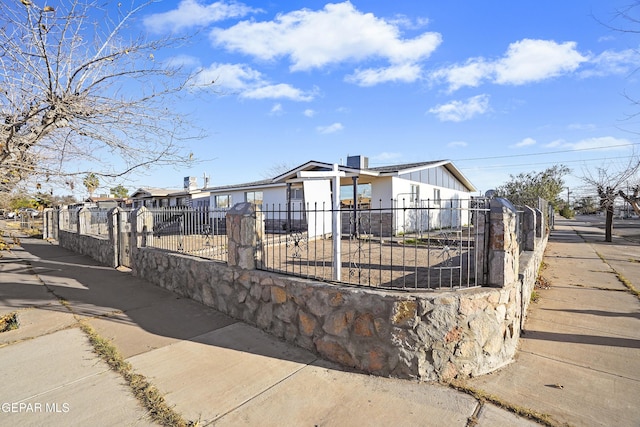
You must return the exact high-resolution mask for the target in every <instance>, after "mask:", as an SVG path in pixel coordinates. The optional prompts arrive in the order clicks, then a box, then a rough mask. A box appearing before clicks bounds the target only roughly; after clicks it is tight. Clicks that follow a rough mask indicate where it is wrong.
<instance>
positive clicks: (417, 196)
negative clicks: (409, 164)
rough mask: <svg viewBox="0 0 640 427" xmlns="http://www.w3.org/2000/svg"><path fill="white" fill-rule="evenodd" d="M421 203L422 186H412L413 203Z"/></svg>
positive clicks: (411, 200)
mask: <svg viewBox="0 0 640 427" xmlns="http://www.w3.org/2000/svg"><path fill="white" fill-rule="evenodd" d="M419 201H420V186H419V185H416V184H411V199H410V202H411V203H418V202H419Z"/></svg>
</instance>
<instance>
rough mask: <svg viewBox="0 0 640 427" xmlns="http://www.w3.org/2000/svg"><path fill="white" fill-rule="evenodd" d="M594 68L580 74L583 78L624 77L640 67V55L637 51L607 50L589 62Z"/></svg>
mask: <svg viewBox="0 0 640 427" xmlns="http://www.w3.org/2000/svg"><path fill="white" fill-rule="evenodd" d="M589 65H591V66H592V68H588V69H586V70H584V71H582V72H581V73H580V76H582V77H604V76H610V75H624V74H629V73H631V72H633V71H635V70H636V69H637V68H638V67H640V54H639V53H638V51H637V50H635V49H626V50H621V51H614V50H605V51H604V52H602V53H601V54H599V55H597V56H595V57H593V58H592V59H591V61H589Z"/></svg>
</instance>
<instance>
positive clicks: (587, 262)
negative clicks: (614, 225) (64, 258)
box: [467, 219, 640, 426]
mask: <svg viewBox="0 0 640 427" xmlns="http://www.w3.org/2000/svg"><path fill="white" fill-rule="evenodd" d="M639 225H640V224H639ZM544 261H545V263H546V267H545V268H544V269H543V270H542V272H541V275H542V277H544V278H545V279H547V281H548V284H549V287H548V289H537V290H536V292H537V293H538V294H539V295H540V299H539V300H538V302H537V303H532V304H531V306H530V308H529V313H528V318H527V321H526V324H525V333H524V334H523V335H522V337H521V340H520V348H519V352H518V354H517V357H516V360H515V362H514V363H512V364H511V365H509V366H508V367H506V368H504V369H502V370H500V371H498V372H495V373H493V374H490V375H486V376H483V377H479V378H475V379H472V380H469V381H467V384H469V385H471V386H473V387H475V388H478V389H481V390H484V391H486V392H488V393H490V394H493V395H495V396H497V397H499V398H500V399H503V400H505V401H508V402H511V403H514V404H516V405H521V406H524V407H528V408H531V409H533V410H535V411H537V412H540V413H545V414H549V415H551V416H552V418H553V419H554V420H555V421H556V422H559V423H566V424H568V425H578V426H639V425H640V399H639V395H640V301H639V300H638V298H637V297H636V296H635V295H633V294H631V293H630V292H628V290H627V288H626V287H625V286H624V284H623V283H622V282H621V280H620V279H619V278H618V276H617V274H620V275H621V278H623V280H628V281H629V282H630V283H632V284H633V286H634V287H635V289H638V290H640V245H638V244H637V243H633V242H630V241H627V240H624V239H622V238H619V237H616V238H614V242H613V243H605V242H604V234H603V231H602V230H599V229H598V228H595V227H592V226H589V224H588V223H583V222H580V221H577V220H562V219H559V220H557V221H556V227H555V231H553V232H552V234H551V238H550V241H549V245H548V246H547V250H546V252H545V258H544Z"/></svg>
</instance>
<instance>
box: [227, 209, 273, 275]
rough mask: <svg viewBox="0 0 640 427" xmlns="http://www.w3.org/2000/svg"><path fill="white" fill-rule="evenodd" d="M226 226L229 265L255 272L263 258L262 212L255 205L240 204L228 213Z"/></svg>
mask: <svg viewBox="0 0 640 427" xmlns="http://www.w3.org/2000/svg"><path fill="white" fill-rule="evenodd" d="M226 224H227V239H228V243H227V246H228V251H229V254H228V258H227V264H228V265H229V266H233V267H240V268H242V269H245V270H255V268H256V264H257V263H258V262H259V261H261V256H262V251H261V248H262V237H263V235H264V221H263V220H262V210H261V209H260V207H258V206H256V205H254V204H253V203H249V202H244V203H238V204H236V205H234V206H233V207H232V208H231V209H230V210H229V211H227V215H226Z"/></svg>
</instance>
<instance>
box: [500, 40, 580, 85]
mask: <svg viewBox="0 0 640 427" xmlns="http://www.w3.org/2000/svg"><path fill="white" fill-rule="evenodd" d="M587 59H588V58H587V57H585V56H583V55H582V54H580V53H579V52H578V51H577V50H576V43H575V42H566V43H556V42H554V41H551V40H531V39H524V40H520V41H519V42H516V43H512V44H511V45H509V49H508V50H507V54H506V55H505V57H504V58H502V59H501V60H499V61H498V62H497V63H496V64H495V82H496V83H498V84H512V85H521V84H525V83H530V82H537V81H540V80H546V79H549V78H552V77H557V76H559V75H561V74H565V73H570V72H572V71H575V70H576V69H577V68H578V67H579V66H580V64H581V63H583V62H585V61H586V60H587Z"/></svg>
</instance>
